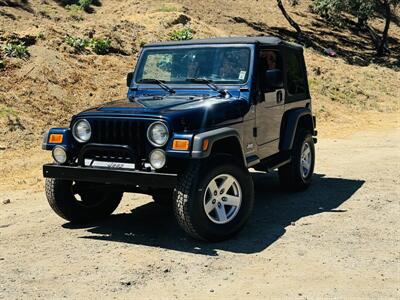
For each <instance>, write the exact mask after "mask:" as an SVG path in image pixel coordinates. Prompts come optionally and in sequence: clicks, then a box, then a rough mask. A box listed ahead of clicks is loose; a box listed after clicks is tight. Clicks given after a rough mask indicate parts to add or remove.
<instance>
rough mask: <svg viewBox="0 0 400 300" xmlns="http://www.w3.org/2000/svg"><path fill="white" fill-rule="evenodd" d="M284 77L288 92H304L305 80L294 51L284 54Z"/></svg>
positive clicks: (292, 93)
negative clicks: (285, 71) (285, 70)
mask: <svg viewBox="0 0 400 300" xmlns="http://www.w3.org/2000/svg"><path fill="white" fill-rule="evenodd" d="M286 67H287V73H286V79H287V89H288V92H289V94H291V95H296V94H304V93H306V82H305V78H304V75H303V70H302V65H301V60H300V58H299V56H298V55H297V54H296V53H294V52H289V53H288V54H287V56H286Z"/></svg>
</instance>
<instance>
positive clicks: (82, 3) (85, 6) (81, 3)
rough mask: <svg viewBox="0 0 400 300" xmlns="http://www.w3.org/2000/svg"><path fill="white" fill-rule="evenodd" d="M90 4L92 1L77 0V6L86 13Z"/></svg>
mask: <svg viewBox="0 0 400 300" xmlns="http://www.w3.org/2000/svg"><path fill="white" fill-rule="evenodd" d="M92 3H93V0H79V6H80V8H81V9H82V10H84V11H88V10H89V8H90V5H92Z"/></svg>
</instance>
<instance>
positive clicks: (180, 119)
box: [76, 95, 250, 131]
mask: <svg viewBox="0 0 400 300" xmlns="http://www.w3.org/2000/svg"><path fill="white" fill-rule="evenodd" d="M249 106H250V105H249V102H248V101H247V100H246V99H243V98H237V97H229V98H222V97H215V96H214V97H212V96H211V97H210V96H208V95H204V96H183V95H171V96H151V97H140V98H137V99H135V100H131V101H128V100H117V101H113V102H109V103H106V104H103V105H101V106H98V107H94V108H91V109H89V110H86V111H84V112H82V113H80V114H78V115H77V116H76V117H82V118H83V117H110V116H112V117H132V118H146V119H147V118H157V119H164V120H166V121H167V122H168V123H169V124H170V126H172V127H173V129H174V130H175V131H192V130H199V129H201V128H204V127H210V126H211V127H212V126H218V125H220V124H229V123H233V122H237V121H240V120H241V118H243V116H244V115H245V114H246V113H247V111H248V110H249Z"/></svg>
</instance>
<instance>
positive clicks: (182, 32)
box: [169, 27, 194, 41]
mask: <svg viewBox="0 0 400 300" xmlns="http://www.w3.org/2000/svg"><path fill="white" fill-rule="evenodd" d="M193 34H194V30H193V29H192V28H190V27H185V28H182V29H177V30H174V31H173V32H171V33H170V35H169V38H170V40H171V41H185V40H191V39H193Z"/></svg>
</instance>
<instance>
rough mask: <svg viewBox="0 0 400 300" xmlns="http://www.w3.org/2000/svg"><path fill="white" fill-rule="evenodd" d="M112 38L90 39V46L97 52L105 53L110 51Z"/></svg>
mask: <svg viewBox="0 0 400 300" xmlns="http://www.w3.org/2000/svg"><path fill="white" fill-rule="evenodd" d="M110 47H111V40H110V39H96V38H93V39H91V40H90V48H92V50H93V51H94V53H96V54H100V55H104V54H107V53H109V52H110Z"/></svg>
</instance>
